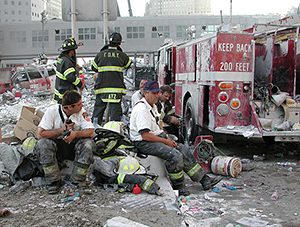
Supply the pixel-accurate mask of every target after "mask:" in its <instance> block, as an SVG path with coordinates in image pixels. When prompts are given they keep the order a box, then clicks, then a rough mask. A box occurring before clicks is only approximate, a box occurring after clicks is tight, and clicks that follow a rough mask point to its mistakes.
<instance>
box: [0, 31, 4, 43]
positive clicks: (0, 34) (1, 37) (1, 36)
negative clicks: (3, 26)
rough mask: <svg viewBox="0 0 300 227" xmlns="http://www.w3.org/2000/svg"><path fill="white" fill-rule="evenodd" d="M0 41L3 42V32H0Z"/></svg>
mask: <svg viewBox="0 0 300 227" xmlns="http://www.w3.org/2000/svg"><path fill="white" fill-rule="evenodd" d="M0 41H4V32H3V31H0Z"/></svg>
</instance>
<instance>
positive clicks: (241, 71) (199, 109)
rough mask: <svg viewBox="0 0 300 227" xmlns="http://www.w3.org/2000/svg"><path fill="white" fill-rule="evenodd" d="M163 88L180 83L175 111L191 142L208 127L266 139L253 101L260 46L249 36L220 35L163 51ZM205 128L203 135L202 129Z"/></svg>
mask: <svg viewBox="0 0 300 227" xmlns="http://www.w3.org/2000/svg"><path fill="white" fill-rule="evenodd" d="M159 56H160V60H161V61H160V65H162V64H164V65H165V66H164V67H160V68H164V73H163V74H162V73H159V81H160V84H163V83H168V82H175V103H174V104H175V112H176V114H178V115H180V116H182V117H183V119H184V127H182V129H183V130H182V132H181V133H182V134H183V136H184V137H185V138H187V139H188V140H189V141H193V140H194V139H195V136H196V135H198V134H199V133H201V131H202V130H203V129H208V130H209V131H211V132H216V133H224V134H238V135H244V136H247V137H250V136H251V137H252V136H260V133H259V130H258V127H257V121H255V117H253V110H252V107H251V104H250V101H251V100H252V97H253V79H254V68H253V67H254V42H253V35H251V34H246V33H238V34H234V33H225V32H219V33H216V34H215V35H211V36H208V37H202V38H199V39H195V40H191V41H188V42H183V43H180V44H169V45H166V46H165V47H162V48H161V49H160V55H159ZM199 129H201V131H200V130H199Z"/></svg>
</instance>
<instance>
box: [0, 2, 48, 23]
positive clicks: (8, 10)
mask: <svg viewBox="0 0 300 227" xmlns="http://www.w3.org/2000/svg"><path fill="white" fill-rule="evenodd" d="M43 10H44V2H43V0H0V24H4V23H28V22H30V21H36V20H41V12H42V11H43Z"/></svg>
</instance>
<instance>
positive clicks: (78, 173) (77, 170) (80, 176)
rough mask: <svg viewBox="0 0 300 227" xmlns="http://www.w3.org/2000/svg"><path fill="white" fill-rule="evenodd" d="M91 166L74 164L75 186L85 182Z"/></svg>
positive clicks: (73, 180) (73, 176)
mask: <svg viewBox="0 0 300 227" xmlns="http://www.w3.org/2000/svg"><path fill="white" fill-rule="evenodd" d="M89 166H90V165H89V164H83V163H79V162H74V168H73V171H72V175H71V181H72V183H73V184H75V185H78V184H80V183H84V182H85V179H86V176H87V173H88V169H89Z"/></svg>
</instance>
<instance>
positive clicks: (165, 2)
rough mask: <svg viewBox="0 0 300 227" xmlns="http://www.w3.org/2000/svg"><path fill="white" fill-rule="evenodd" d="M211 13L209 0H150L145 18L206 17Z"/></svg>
mask: <svg viewBox="0 0 300 227" xmlns="http://www.w3.org/2000/svg"><path fill="white" fill-rule="evenodd" d="M210 13H211V0H150V2H149V3H147V4H146V8H145V16H163V15H207V14H210Z"/></svg>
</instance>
